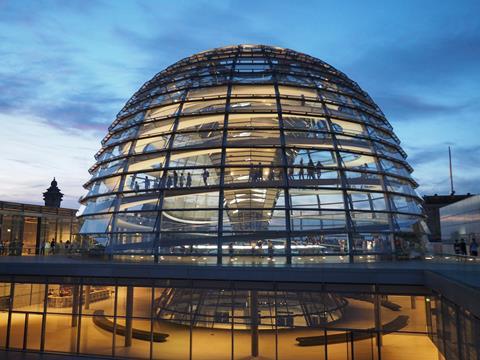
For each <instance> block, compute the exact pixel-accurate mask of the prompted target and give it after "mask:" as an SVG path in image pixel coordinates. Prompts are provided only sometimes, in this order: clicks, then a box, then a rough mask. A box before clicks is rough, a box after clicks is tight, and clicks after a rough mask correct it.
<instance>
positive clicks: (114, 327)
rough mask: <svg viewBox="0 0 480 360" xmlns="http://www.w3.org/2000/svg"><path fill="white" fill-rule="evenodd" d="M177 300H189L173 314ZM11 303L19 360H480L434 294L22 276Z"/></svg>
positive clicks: (478, 332)
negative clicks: (67, 359) (89, 359)
mask: <svg viewBox="0 0 480 360" xmlns="http://www.w3.org/2000/svg"><path fill="white" fill-rule="evenodd" d="M202 294H204V295H205V296H202ZM212 294H215V296H212ZM174 296H177V297H181V298H182V299H183V301H182V302H179V301H176V307H175V308H172V307H170V306H169V302H170V299H171V298H172V297H174ZM292 296H293V297H294V298H295V299H296V301H297V302H296V303H295V304H294V305H293V306H292V307H291V308H289V309H287V308H285V306H284V304H285V299H286V298H287V297H292ZM205 299H208V300H209V301H208V302H206V301H205ZM319 299H321V300H320V301H318V300H319ZM0 301H1V302H0V348H6V349H9V350H26V351H39V352H43V353H63V354H72V355H73V354H80V355H85V356H106V357H115V358H135V359H172V360H177V359H210V360H214V359H219V360H220V359H221V360H224V359H247V358H251V356H257V357H258V358H261V359H323V360H327V359H345V360H347V359H349V360H355V359H356V360H358V359H362V360H363V359H385V360H397V359H398V360H403V359H405V360H409V359H431V360H438V359H478V357H479V356H480V354H479V352H478V351H479V350H478V341H479V339H480V320H479V319H478V318H477V317H475V316H474V315H473V314H471V313H469V312H468V311H466V310H464V309H463V308H461V307H459V306H458V305H455V304H453V303H451V302H450V301H449V300H447V299H446V298H444V297H443V296H441V295H439V294H437V293H433V292H431V291H429V290H427V289H426V288H423V287H411V286H410V287H409V286H407V287H402V286H398V285H397V286H395V287H392V286H378V285H355V284H351V285H338V284H336V285H335V284H331V285H329V284H298V283H297V284H292V283H261V282H256V283H249V282H232V281H195V282H193V281H191V280H174V279H163V280H159V279H158V280H152V279H135V280H131V279H130V280H129V279H124V278H116V279H111V278H110V279H109V278H89V277H78V278H62V277H48V278H42V277H28V278H27V277H22V276H16V277H10V278H9V279H7V278H3V279H2V280H1V282H0ZM333 307H336V308H337V309H339V310H338V311H337V312H332V311H330V310H332V308H333ZM199 308H202V310H201V311H199V310H198V309H199ZM302 309H303V310H302ZM324 314H328V315H324Z"/></svg>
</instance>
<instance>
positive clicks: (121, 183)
mask: <svg viewBox="0 0 480 360" xmlns="http://www.w3.org/2000/svg"><path fill="white" fill-rule="evenodd" d="M90 172H91V175H92V177H91V180H89V181H88V182H87V183H86V184H85V187H86V189H87V190H88V193H87V194H86V195H85V196H84V197H83V198H82V199H81V202H82V204H83V206H82V215H81V217H82V221H83V225H82V228H81V234H83V235H85V236H86V238H88V239H89V240H90V245H95V246H103V247H105V251H106V252H107V253H109V254H114V255H115V254H120V255H142V256H153V257H154V258H155V260H158V261H163V260H168V259H185V258H187V257H188V260H190V259H191V260H193V261H206V262H211V261H214V262H218V263H221V262H224V263H227V262H239V263H242V262H243V263H245V262H246V263H249V262H252V261H260V262H275V261H277V262H286V263H291V262H303V261H310V259H312V257H313V259H320V258H328V259H333V258H335V259H337V260H338V259H350V260H352V259H353V258H354V257H355V256H361V257H363V256H365V257H367V258H371V259H376V258H378V257H379V256H384V255H389V254H390V255H391V254H397V255H398V254H400V255H407V256H410V254H411V253H413V252H416V251H417V252H418V251H421V247H422V245H421V244H422V238H423V234H424V229H425V226H424V224H423V212H422V208H421V199H420V198H419V196H418V195H417V193H416V192H415V190H414V189H415V188H416V186H417V184H416V183H415V181H414V180H413V179H412V178H411V176H410V173H411V172H412V168H411V167H410V166H409V164H408V163H407V162H406V154H405V152H404V151H403V150H402V149H401V147H400V145H399V140H398V138H397V137H396V136H395V134H394V133H393V131H392V126H391V125H390V124H389V122H388V121H387V120H386V118H385V116H384V114H383V113H382V111H381V110H380V109H379V107H378V106H377V105H376V104H375V103H374V102H373V101H372V99H371V98H370V96H369V95H368V94H367V93H365V92H364V91H363V90H362V89H361V88H360V87H359V86H358V85H357V84H356V83H355V82H353V81H352V80H350V79H349V78H348V77H347V76H346V75H345V74H343V73H342V72H340V71H338V70H336V69H335V68H333V67H332V66H330V65H328V64H326V63H324V62H322V61H320V60H318V59H316V58H313V57H310V56H308V55H305V54H301V53H298V52H295V51H292V50H287V49H280V48H274V47H268V46H253V45H240V46H232V47H225V48H221V49H214V50H211V51H207V52H202V53H200V54H197V55H193V56H191V57H189V58H186V59H183V60H181V61H179V62H177V63H176V64H174V65H172V66H170V67H168V68H167V69H165V70H163V71H162V72H160V73H158V74H157V75H156V76H154V77H153V79H151V80H150V81H148V82H146V83H145V84H144V85H143V86H142V87H141V88H140V89H139V90H138V91H137V92H136V93H135V94H134V95H133V96H132V98H131V99H130V100H129V101H128V102H127V103H126V105H125V106H124V108H123V109H122V110H121V111H120V113H119V114H118V116H117V119H116V120H115V121H114V122H113V124H112V125H111V126H110V127H109V133H108V134H107V136H106V137H105V138H104V139H103V141H102V148H101V150H100V151H99V152H98V153H97V154H96V163H95V165H93V166H92V168H91V169H90Z"/></svg>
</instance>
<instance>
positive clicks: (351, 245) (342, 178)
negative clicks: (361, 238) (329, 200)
mask: <svg viewBox="0 0 480 360" xmlns="http://www.w3.org/2000/svg"><path fill="white" fill-rule="evenodd" d="M317 93H318V95H319V98H320V100H321V103H322V109H323V112H324V114H325V115H324V116H325V119H326V120H327V124H328V128H329V129H328V130H329V133H330V136H331V137H332V145H333V150H334V153H335V157H336V160H337V165H338V170H337V171H338V172H339V176H340V181H341V183H342V194H343V206H344V208H345V219H346V225H347V239H348V259H349V262H351V263H352V262H353V261H354V256H353V255H354V248H355V246H354V243H353V234H354V232H355V227H354V226H353V221H352V217H351V213H350V210H353V207H351V206H350V205H349V194H348V192H347V179H346V177H345V171H346V170H347V169H346V167H345V164H344V163H343V160H342V157H341V156H340V150H339V148H338V141H337V136H336V133H335V131H334V128H333V125H332V119H331V117H330V113H329V111H328V108H327V106H326V104H325V99H324V97H323V95H322V93H321V92H319V91H318V90H317Z"/></svg>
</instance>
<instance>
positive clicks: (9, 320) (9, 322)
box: [5, 278, 15, 349]
mask: <svg viewBox="0 0 480 360" xmlns="http://www.w3.org/2000/svg"><path fill="white" fill-rule="evenodd" d="M14 300H15V282H14V279H13V278H12V282H11V283H10V301H9V302H8V318H7V338H6V340H5V348H7V349H8V348H9V347H10V330H11V327H12V311H13V301H14Z"/></svg>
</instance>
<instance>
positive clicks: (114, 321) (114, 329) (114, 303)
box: [112, 284, 118, 357]
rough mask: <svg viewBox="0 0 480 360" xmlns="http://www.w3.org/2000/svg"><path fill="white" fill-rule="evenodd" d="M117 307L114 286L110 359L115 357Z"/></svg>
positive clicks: (116, 294) (116, 295) (116, 289)
mask: <svg viewBox="0 0 480 360" xmlns="http://www.w3.org/2000/svg"><path fill="white" fill-rule="evenodd" d="M117 307H118V285H116V284H115V295H114V298H113V331H112V333H113V338H112V357H115V346H116V337H117Z"/></svg>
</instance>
